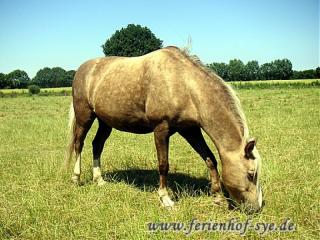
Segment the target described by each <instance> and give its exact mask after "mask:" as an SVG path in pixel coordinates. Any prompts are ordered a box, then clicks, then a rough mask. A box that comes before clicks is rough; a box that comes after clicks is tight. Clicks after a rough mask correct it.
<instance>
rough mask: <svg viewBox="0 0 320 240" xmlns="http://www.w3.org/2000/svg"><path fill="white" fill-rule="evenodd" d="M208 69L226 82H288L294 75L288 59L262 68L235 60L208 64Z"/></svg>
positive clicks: (264, 65) (278, 60)
mask: <svg viewBox="0 0 320 240" xmlns="http://www.w3.org/2000/svg"><path fill="white" fill-rule="evenodd" d="M208 67H209V68H211V69H212V70H214V71H215V72H217V74H218V75H219V76H220V77H222V78H223V79H224V80H225V81H251V80H258V79H262V80H265V79H266V80H271V79H283V80H286V79H290V78H291V77H292V75H293V71H292V63H291V62H290V60H288V59H277V60H275V61H272V62H270V63H265V64H263V65H261V66H259V63H258V61H256V60H254V61H249V62H247V64H244V63H243V62H242V61H241V60H239V59H233V60H230V61H229V64H225V63H211V64H208ZM300 78H301V77H300ZM311 78H314V77H311Z"/></svg>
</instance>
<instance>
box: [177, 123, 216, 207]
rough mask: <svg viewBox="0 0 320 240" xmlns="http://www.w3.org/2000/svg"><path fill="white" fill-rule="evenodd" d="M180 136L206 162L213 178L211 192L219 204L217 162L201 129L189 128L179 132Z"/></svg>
mask: <svg viewBox="0 0 320 240" xmlns="http://www.w3.org/2000/svg"><path fill="white" fill-rule="evenodd" d="M179 133H180V135H181V136H182V137H184V138H185V139H186V140H187V141H188V143H189V144H190V145H191V146H192V147H193V149H194V150H195V151H196V152H197V153H198V154H199V155H200V156H201V157H202V159H203V160H204V161H205V163H206V165H207V167H208V169H209V172H210V177H211V191H212V194H213V195H214V196H216V199H215V202H216V203H219V201H220V200H221V197H220V193H221V181H220V176H219V173H218V169H217V160H216V159H215V157H214V155H213V153H212V152H211V150H210V149H209V147H208V145H207V144H206V142H205V140H204V137H203V135H202V133H201V129H200V128H199V127H193V128H187V129H184V130H180V131H179Z"/></svg>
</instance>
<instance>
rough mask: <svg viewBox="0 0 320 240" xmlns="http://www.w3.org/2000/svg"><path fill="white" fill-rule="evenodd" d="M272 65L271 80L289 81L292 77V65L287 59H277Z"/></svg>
mask: <svg viewBox="0 0 320 240" xmlns="http://www.w3.org/2000/svg"><path fill="white" fill-rule="evenodd" d="M271 64H272V65H273V78H272V79H283V80H285V79H290V78H291V76H292V75H293V71H292V63H291V61H290V60H288V59H281V60H280V59H277V60H275V61H273V62H271Z"/></svg>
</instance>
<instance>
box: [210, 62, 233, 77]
mask: <svg viewBox="0 0 320 240" xmlns="http://www.w3.org/2000/svg"><path fill="white" fill-rule="evenodd" d="M208 67H209V68H211V69H212V70H213V71H215V72H216V73H217V74H218V75H219V76H220V77H222V78H223V79H225V80H226V81H228V80H229V75H228V74H229V69H228V67H229V66H228V64H225V63H210V64H208Z"/></svg>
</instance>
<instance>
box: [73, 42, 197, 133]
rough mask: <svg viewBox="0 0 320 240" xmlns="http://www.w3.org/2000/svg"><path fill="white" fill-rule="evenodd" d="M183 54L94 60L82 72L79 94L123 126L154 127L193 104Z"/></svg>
mask: <svg viewBox="0 0 320 240" xmlns="http://www.w3.org/2000/svg"><path fill="white" fill-rule="evenodd" d="M178 54H179V52H178V49H176V48H169V49H163V50H158V51H155V52H152V53H150V54H147V55H144V56H141V57H105V58H97V59H93V60H89V61H87V62H86V63H84V64H82V65H81V66H80V68H79V70H78V71H77V73H76V76H75V80H74V83H73V92H74V93H73V97H74V98H76V99H77V98H78V99H79V100H80V99H81V101H85V102H86V104H87V106H88V107H90V108H91V109H92V110H93V111H94V112H95V113H96V115H97V116H98V117H100V118H101V119H103V120H104V121H105V122H106V123H107V124H109V125H110V126H113V127H115V128H118V129H120V130H126V129H124V128H125V127H127V128H131V127H130V126H132V128H138V129H139V128H141V129H143V128H146V129H144V130H145V131H149V130H150V129H149V128H150V126H152V124H153V122H157V121H161V119H163V118H166V119H176V120H177V119H179V117H180V115H181V114H186V113H188V112H190V111H189V109H188V108H190V106H192V104H190V94H189V92H188V89H187V86H186V84H185V83H184V81H183V76H182V75H181V74H182V73H183V69H184V67H183V62H182V61H179V55H178ZM193 110H194V109H193ZM192 115H193V116H195V117H196V116H197V114H196V113H195V112H192ZM129 131H132V130H129ZM142 132H143V131H142Z"/></svg>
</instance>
